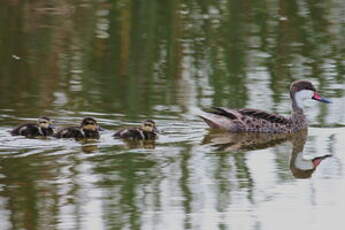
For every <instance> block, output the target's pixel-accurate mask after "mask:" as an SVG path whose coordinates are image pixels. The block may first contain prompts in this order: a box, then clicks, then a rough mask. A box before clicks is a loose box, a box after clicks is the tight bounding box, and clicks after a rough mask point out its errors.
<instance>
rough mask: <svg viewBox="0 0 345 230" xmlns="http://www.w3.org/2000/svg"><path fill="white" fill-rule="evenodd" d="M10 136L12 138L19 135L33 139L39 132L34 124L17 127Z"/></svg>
mask: <svg viewBox="0 0 345 230" xmlns="http://www.w3.org/2000/svg"><path fill="white" fill-rule="evenodd" d="M11 134H12V135H13V136H18V135H21V136H26V137H34V136H39V135H40V132H39V129H38V127H37V125H36V124H33V123H28V124H22V125H19V126H17V127H16V128H14V129H13V130H12V131H11Z"/></svg>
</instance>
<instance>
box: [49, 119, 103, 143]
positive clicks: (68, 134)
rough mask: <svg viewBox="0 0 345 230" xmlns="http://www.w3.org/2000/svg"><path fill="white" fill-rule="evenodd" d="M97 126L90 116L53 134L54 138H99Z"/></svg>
mask: <svg viewBox="0 0 345 230" xmlns="http://www.w3.org/2000/svg"><path fill="white" fill-rule="evenodd" d="M98 130H99V127H98V125H97V121H96V120H95V119H94V118H92V117H85V118H84V119H83V120H82V122H81V124H80V126H72V127H65V128H62V129H60V130H58V132H57V133H56V134H55V135H54V137H56V138H75V139H99V132H98Z"/></svg>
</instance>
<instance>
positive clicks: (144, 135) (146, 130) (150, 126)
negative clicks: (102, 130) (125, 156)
mask: <svg viewBox="0 0 345 230" xmlns="http://www.w3.org/2000/svg"><path fill="white" fill-rule="evenodd" d="M113 137H114V138H124V139H131V140H154V139H156V138H157V137H158V129H157V128H156V123H155V122H154V121H153V120H145V121H144V122H143V123H142V125H141V126H140V127H130V128H125V129H120V130H118V131H117V132H115V133H114V135H113Z"/></svg>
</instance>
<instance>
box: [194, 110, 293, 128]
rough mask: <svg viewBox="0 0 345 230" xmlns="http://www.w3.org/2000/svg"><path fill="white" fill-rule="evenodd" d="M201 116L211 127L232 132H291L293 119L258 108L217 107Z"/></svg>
mask: <svg viewBox="0 0 345 230" xmlns="http://www.w3.org/2000/svg"><path fill="white" fill-rule="evenodd" d="M201 118H202V119H203V120H204V121H205V122H206V123H207V124H208V125H209V126H210V127H211V128H217V129H225V130H228V131H230V132H261V133H290V132H292V130H293V129H294V127H293V123H292V120H291V119H290V118H286V117H284V116H281V115H278V114H271V113H267V112H265V111H262V110H258V109H239V110H233V109H227V108H221V107H216V108H214V111H213V112H211V113H208V114H207V115H204V116H201Z"/></svg>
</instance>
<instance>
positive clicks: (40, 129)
mask: <svg viewBox="0 0 345 230" xmlns="http://www.w3.org/2000/svg"><path fill="white" fill-rule="evenodd" d="M10 132H11V134H12V135H13V136H18V135H20V136H25V137H39V136H41V137H46V136H52V135H53V133H54V130H53V124H52V121H51V120H50V118H49V117H40V118H38V120H37V123H25V124H21V125H19V126H17V127H16V128H14V129H13V130H11V131H10Z"/></svg>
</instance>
